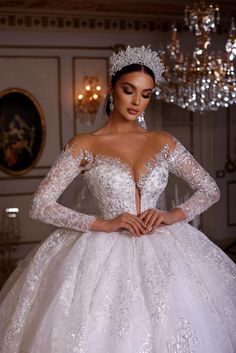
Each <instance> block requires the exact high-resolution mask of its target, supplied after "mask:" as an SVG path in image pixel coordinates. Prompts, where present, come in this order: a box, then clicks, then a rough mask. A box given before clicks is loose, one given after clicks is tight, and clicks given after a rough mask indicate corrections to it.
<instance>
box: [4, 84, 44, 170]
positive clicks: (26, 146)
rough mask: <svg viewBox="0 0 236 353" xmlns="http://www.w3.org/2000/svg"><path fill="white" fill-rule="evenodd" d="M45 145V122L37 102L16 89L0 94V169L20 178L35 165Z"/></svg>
mask: <svg viewBox="0 0 236 353" xmlns="http://www.w3.org/2000/svg"><path fill="white" fill-rule="evenodd" d="M44 142H45V119H44V114H43V111H42V109H41V107H40V105H39V103H38V102H37V100H36V99H35V98H34V97H33V96H32V94H30V93H29V92H27V91H25V90H23V89H20V88H10V89H7V90H4V91H3V92H1V93H0V170H2V171H3V172H5V173H7V174H10V175H22V174H25V173H27V172H29V171H30V169H32V168H33V167H34V166H35V164H36V163H37V161H38V159H39V157H40V155H41V153H42V150H43V147H44Z"/></svg>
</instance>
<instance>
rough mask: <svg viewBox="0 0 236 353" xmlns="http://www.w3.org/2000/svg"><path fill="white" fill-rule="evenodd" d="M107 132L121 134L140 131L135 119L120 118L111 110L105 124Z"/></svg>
mask: <svg viewBox="0 0 236 353" xmlns="http://www.w3.org/2000/svg"><path fill="white" fill-rule="evenodd" d="M106 127H107V129H109V133H113V134H121V133H127V132H137V131H140V127H139V125H138V124H137V123H136V121H129V120H126V119H124V118H122V117H121V116H120V115H119V114H117V113H116V112H112V113H111V115H110V116H109V119H108V121H107V124H106Z"/></svg>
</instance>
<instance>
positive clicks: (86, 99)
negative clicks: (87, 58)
mask: <svg viewBox="0 0 236 353" xmlns="http://www.w3.org/2000/svg"><path fill="white" fill-rule="evenodd" d="M102 98H103V93H102V86H101V83H100V81H99V79H98V78H97V77H95V76H91V77H88V76H86V77H84V79H83V88H82V90H81V92H79V93H78V95H77V102H76V108H77V109H76V110H77V119H78V120H80V121H81V122H82V123H85V124H87V125H92V123H93V121H94V118H95V116H96V113H97V111H98V108H99V105H100V102H101V100H102Z"/></svg>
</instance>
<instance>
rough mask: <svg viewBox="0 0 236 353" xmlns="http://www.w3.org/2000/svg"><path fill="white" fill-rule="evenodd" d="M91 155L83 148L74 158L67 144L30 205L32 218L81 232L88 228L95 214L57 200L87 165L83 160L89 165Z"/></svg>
mask: <svg viewBox="0 0 236 353" xmlns="http://www.w3.org/2000/svg"><path fill="white" fill-rule="evenodd" d="M91 158H92V157H91V155H90V154H89V152H88V151H86V150H85V151H83V150H81V151H80V152H79V154H78V156H77V158H76V159H75V158H74V157H72V154H71V151H70V149H69V148H68V145H66V148H65V149H64V150H63V151H62V152H61V153H60V154H59V155H58V157H57V158H56V160H55V162H54V164H53V166H52V167H51V169H50V170H49V172H48V174H47V175H46V177H45V178H44V179H43V180H42V182H41V183H40V185H39V187H38V189H37V191H36V192H35V194H34V197H33V200H32V203H31V207H30V217H31V218H33V219H37V220H40V221H43V222H45V223H50V224H53V225H55V226H57V227H63V228H68V229H72V230H78V231H87V230H89V228H90V225H91V224H92V223H93V221H94V220H95V219H96V217H95V216H93V215H87V214H83V213H80V212H78V211H75V210H72V209H70V208H67V207H64V206H63V205H61V204H59V203H58V202H57V199H58V198H59V196H60V195H61V194H62V192H63V191H64V190H65V189H66V188H67V186H68V185H69V184H70V183H71V182H72V180H73V179H74V178H75V177H76V176H77V175H78V174H79V173H81V171H82V170H83V169H84V168H85V167H82V166H81V163H80V162H81V161H82V160H83V161H84V160H85V161H86V162H88V163H86V167H87V166H88V164H89V161H90V159H91Z"/></svg>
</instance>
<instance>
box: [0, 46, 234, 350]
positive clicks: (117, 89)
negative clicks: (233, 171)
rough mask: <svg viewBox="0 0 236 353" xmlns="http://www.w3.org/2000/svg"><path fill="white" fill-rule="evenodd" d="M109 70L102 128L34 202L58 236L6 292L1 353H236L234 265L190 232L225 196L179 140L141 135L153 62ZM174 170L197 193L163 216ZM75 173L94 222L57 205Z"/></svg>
mask: <svg viewBox="0 0 236 353" xmlns="http://www.w3.org/2000/svg"><path fill="white" fill-rule="evenodd" d="M109 71H110V75H111V85H110V91H109V99H108V101H107V104H106V111H107V118H106V116H105V115H104V117H103V118H104V121H103V126H102V127H101V128H99V129H98V130H96V131H93V132H92V133H90V134H78V135H76V136H74V137H73V138H72V139H71V140H70V141H68V143H67V144H66V146H65V148H64V149H63V151H62V152H61V153H60V154H59V155H58V157H57V159H56V161H55V163H54V164H53V166H52V168H51V169H50V171H49V172H48V174H47V176H46V177H45V178H44V180H43V181H42V182H41V184H40V185H39V187H38V190H37V191H36V193H35V195H34V198H33V201H32V205H31V208H30V215H31V217H32V218H34V219H38V220H41V221H43V222H46V223H51V224H53V225H55V226H57V227H58V228H57V229H56V230H55V231H54V232H53V233H52V234H51V235H50V236H49V237H48V238H47V239H46V240H45V241H43V242H42V243H41V244H40V245H39V246H38V247H36V248H35V249H34V250H33V251H32V252H31V253H30V254H29V255H28V256H27V257H26V258H25V259H23V260H22V261H21V262H20V263H19V265H18V267H17V268H16V269H15V271H14V272H13V273H12V275H11V276H10V278H9V279H8V281H7V282H6V284H5V286H4V287H3V289H2V291H1V293H0V294H1V306H0V317H1V321H0V343H1V345H0V347H1V348H0V351H1V352H2V353H42V352H43V353H72V352H74V353H75V352H76V353H235V352H236V285H235V279H236V266H235V264H234V263H233V261H232V260H231V259H230V258H229V257H228V256H227V255H226V254H225V253H224V252H223V251H222V250H221V249H220V248H219V247H217V246H216V245H215V244H214V243H213V242H211V241H210V240H209V239H208V238H207V236H206V235H205V234H203V233H202V232H200V231H199V230H197V229H195V228H194V227H193V226H191V225H190V224H188V222H189V221H190V220H192V219H193V218H194V217H195V216H197V215H199V214H200V213H202V212H203V211H205V210H206V209H207V208H208V207H210V206H211V205H212V204H213V203H215V202H216V201H218V199H219V189H218V187H217V185H216V183H215V182H214V180H213V179H212V178H211V176H210V175H209V174H208V173H207V172H206V171H205V170H204V169H203V168H202V167H201V165H200V164H199V163H198V162H197V161H196V160H195V159H194V157H193V156H192V155H191V154H190V153H189V152H188V151H187V150H186V149H185V147H184V146H183V145H182V144H181V143H180V141H178V140H177V139H176V138H175V137H174V136H172V135H170V134H168V133H166V132H164V131H151V130H148V129H147V128H146V127H145V121H144V112H145V109H146V108H147V106H148V104H149V102H150V98H151V95H152V92H153V88H154V85H155V83H156V82H158V81H159V80H160V78H161V75H162V72H163V66H162V64H161V62H160V60H159V57H158V55H157V53H156V52H155V51H152V50H151V49H150V48H145V47H144V46H142V47H136V48H130V47H129V46H128V47H127V49H126V50H123V51H120V52H119V53H114V54H113V55H112V57H111V58H110V70H109ZM169 172H171V173H174V174H175V175H177V176H178V177H180V178H182V179H184V180H185V181H186V182H187V183H188V184H189V185H190V187H191V188H192V189H193V194H192V196H191V197H190V198H189V199H188V200H187V201H185V202H183V203H181V204H179V205H177V206H176V207H175V208H173V209H171V210H169V211H163V210H159V209H157V208H156V204H157V201H158V199H159V197H160V195H161V193H162V192H163V190H164V189H165V188H166V185H167V181H168V174H169ZM79 174H81V175H82V177H83V179H84V180H85V182H86V184H87V185H88V188H89V190H90V191H91V192H92V194H93V195H94V197H95V199H96V201H97V203H98V206H99V211H100V214H99V215H96V214H93V215H91V214H85V213H82V212H79V211H76V210H73V209H70V208H67V207H65V206H63V205H61V204H59V203H58V202H57V200H58V198H59V197H60V195H61V194H62V192H63V191H64V190H65V189H66V188H67V186H68V185H69V184H70V183H71V182H72V180H73V179H74V178H75V177H76V176H78V175H79ZM85 202H86V201H85Z"/></svg>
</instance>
